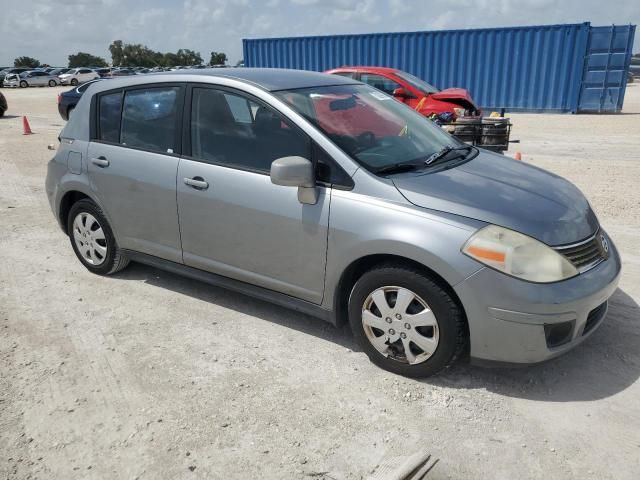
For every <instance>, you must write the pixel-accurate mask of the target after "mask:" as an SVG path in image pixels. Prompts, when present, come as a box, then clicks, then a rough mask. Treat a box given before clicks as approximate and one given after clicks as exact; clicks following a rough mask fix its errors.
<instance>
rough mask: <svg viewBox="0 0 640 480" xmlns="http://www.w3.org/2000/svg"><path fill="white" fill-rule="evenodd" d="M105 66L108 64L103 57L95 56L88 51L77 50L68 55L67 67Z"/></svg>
mask: <svg viewBox="0 0 640 480" xmlns="http://www.w3.org/2000/svg"><path fill="white" fill-rule="evenodd" d="M106 66H108V64H107V62H106V61H105V59H104V58H102V57H96V56H95V55H91V54H90V53H85V52H78V53H76V54H74V55H69V68H76V67H106Z"/></svg>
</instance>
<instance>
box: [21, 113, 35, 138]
mask: <svg viewBox="0 0 640 480" xmlns="http://www.w3.org/2000/svg"><path fill="white" fill-rule="evenodd" d="M22 134H23V135H31V134H33V132H32V131H31V127H30V126H29V120H27V117H22Z"/></svg>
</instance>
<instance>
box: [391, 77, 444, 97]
mask: <svg viewBox="0 0 640 480" xmlns="http://www.w3.org/2000/svg"><path fill="white" fill-rule="evenodd" d="M396 75H397V76H398V77H400V78H401V79H403V80H404V81H405V82H407V83H408V84H409V85H411V86H412V87H413V88H416V89H418V90H420V91H421V92H422V93H438V92H439V91H440V90H438V89H437V88H436V87H434V86H433V85H431V84H430V83H427V82H425V81H424V80H421V79H420V78H418V77H415V76H413V75H411V74H410V73H407V72H396Z"/></svg>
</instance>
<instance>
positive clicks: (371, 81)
mask: <svg viewBox="0 0 640 480" xmlns="http://www.w3.org/2000/svg"><path fill="white" fill-rule="evenodd" d="M360 81H361V82H363V83H366V84H367V85H371V86H372V87H373V88H377V89H378V90H382V91H383V92H385V93H388V94H389V95H393V91H394V90H395V89H396V88H402V85H400V84H399V83H398V82H394V81H393V80H391V79H389V78H386V77H383V76H382V75H376V74H374V73H363V74H361V75H360Z"/></svg>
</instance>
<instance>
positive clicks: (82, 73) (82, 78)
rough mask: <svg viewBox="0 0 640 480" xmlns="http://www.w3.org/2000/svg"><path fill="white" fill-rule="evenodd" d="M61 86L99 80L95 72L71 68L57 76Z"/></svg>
mask: <svg viewBox="0 0 640 480" xmlns="http://www.w3.org/2000/svg"><path fill="white" fill-rule="evenodd" d="M58 78H59V79H60V83H61V84H62V85H74V86H75V85H79V84H81V83H86V82H88V81H90V80H96V79H98V78H100V75H98V73H97V72H96V71H95V70H91V69H90V68H72V69H71V70H69V71H68V72H66V73H63V74H61V75H59V76H58Z"/></svg>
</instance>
